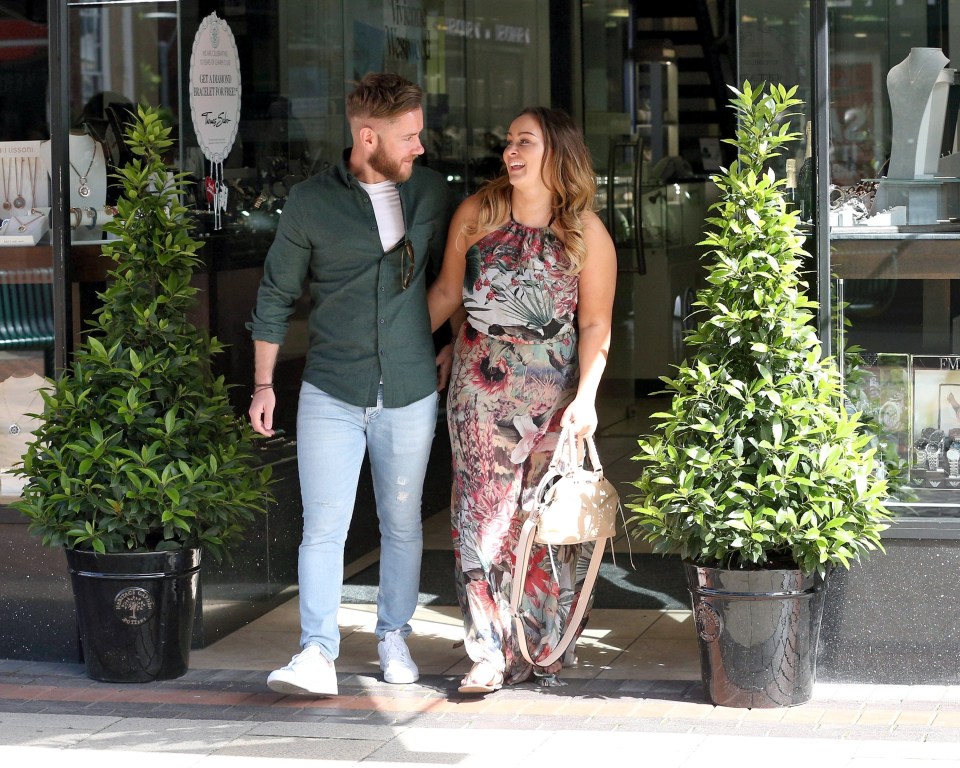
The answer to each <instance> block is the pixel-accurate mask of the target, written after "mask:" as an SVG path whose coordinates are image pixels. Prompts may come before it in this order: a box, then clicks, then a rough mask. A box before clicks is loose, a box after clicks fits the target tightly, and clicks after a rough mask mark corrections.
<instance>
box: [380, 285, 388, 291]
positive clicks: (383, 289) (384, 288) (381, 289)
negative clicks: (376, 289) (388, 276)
mask: <svg viewBox="0 0 960 768" xmlns="http://www.w3.org/2000/svg"><path fill="white" fill-rule="evenodd" d="M385 290H387V287H386V286H385V285H381V286H380V293H383V292H384V291H385Z"/></svg>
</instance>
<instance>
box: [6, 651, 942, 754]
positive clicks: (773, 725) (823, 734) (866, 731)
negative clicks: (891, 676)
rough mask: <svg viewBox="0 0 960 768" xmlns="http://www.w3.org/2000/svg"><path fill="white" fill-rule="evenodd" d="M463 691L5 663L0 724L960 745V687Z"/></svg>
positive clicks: (601, 684)
mask: <svg viewBox="0 0 960 768" xmlns="http://www.w3.org/2000/svg"><path fill="white" fill-rule="evenodd" d="M456 681H457V679H456V678H455V677H449V676H438V675H433V676H424V677H422V678H421V680H420V681H419V682H418V683H417V684H414V685H407V686H393V685H387V684H385V683H383V682H382V681H380V680H379V679H377V678H375V677H372V676H367V675H360V674H346V675H340V691H341V695H340V696H337V697H334V698H329V699H312V698H305V697H298V696H284V695H280V694H276V693H273V692H272V691H270V690H268V689H267V688H266V686H265V684H264V674H263V672H261V671H249V670H193V669H191V670H189V671H188V672H187V674H186V675H184V676H183V677H181V678H178V679H176V680H168V681H158V682H153V683H144V684H111V683H101V682H96V681H93V680H90V679H89V678H87V677H86V675H85V673H84V670H83V667H82V666H81V665H76V664H52V663H44V662H17V661H10V660H7V661H0V723H2V722H3V714H2V713H20V714H24V713H33V714H36V715H51V714H54V715H88V716H107V717H121V718H132V717H136V718H166V719H169V718H174V719H178V718H180V719H189V720H209V719H217V720H231V721H247V722H249V721H257V722H267V721H271V722H306V723H324V722H326V723H334V722H335V723H341V724H343V723H355V724H365V725H382V726H398V725H403V726H404V727H413V726H416V727H428V728H451V727H452V728H464V727H468V728H485V729H489V728H497V729H507V730H510V729H518V730H551V731H555V730H597V731H642V732H649V733H653V732H667V733H670V732H673V733H688V734H712V733H724V734H728V735H741V736H759V735H762V736H779V737H786V738H830V739H871V740H876V739H884V740H898V741H908V742H934V741H935V742H960V686H879V685H840V684H819V685H818V686H817V687H816V689H815V694H814V698H813V699H812V700H811V701H810V702H808V703H807V704H804V705H801V706H798V707H791V708H779V709H754V710H746V709H735V708H726V707H715V706H712V705H711V704H709V703H707V702H706V700H705V698H704V695H703V689H702V686H701V685H700V683H699V682H691V681H657V680H599V679H593V680H570V681H569V682H567V684H566V685H564V686H562V687H558V688H550V689H541V688H538V687H537V686H535V685H533V684H524V685H520V686H515V687H511V688H505V689H503V690H501V691H499V692H497V693H495V694H492V695H489V696H486V697H480V698H477V697H467V696H462V695H460V694H459V693H458V692H457V690H456Z"/></svg>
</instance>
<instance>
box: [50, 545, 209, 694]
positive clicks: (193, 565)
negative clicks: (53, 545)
mask: <svg viewBox="0 0 960 768" xmlns="http://www.w3.org/2000/svg"><path fill="white" fill-rule="evenodd" d="M66 553H67V565H68V566H69V568H70V578H71V581H72V582H73V596H74V599H75V601H76V605H77V618H78V621H79V624H80V642H81V645H82V647H83V660H84V663H85V664H86V668H87V674H88V675H89V676H90V677H91V678H93V679H94V680H102V681H105V682H111V683H143V682H149V681H151V680H170V679H172V678H175V677H180V676H181V675H183V674H184V673H185V672H186V671H187V666H188V664H189V660H190V638H191V634H192V632H193V616H194V610H195V609H196V604H197V586H198V582H199V576H200V550H198V549H184V550H177V551H173V552H144V553H133V552H124V553H120V554H107V555H99V554H97V553H95V552H83V551H79V550H74V549H67V550H66Z"/></svg>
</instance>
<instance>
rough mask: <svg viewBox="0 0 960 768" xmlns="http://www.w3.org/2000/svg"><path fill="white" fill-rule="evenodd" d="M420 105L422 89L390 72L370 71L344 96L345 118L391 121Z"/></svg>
mask: <svg viewBox="0 0 960 768" xmlns="http://www.w3.org/2000/svg"><path fill="white" fill-rule="evenodd" d="M422 106H423V89H422V88H421V87H420V86H419V85H417V84H416V83H411V82H410V81H409V80H407V79H406V78H403V77H400V75H396V74H393V73H392V72H371V73H369V74H367V75H365V76H364V77H363V79H361V80H360V82H358V83H357V84H356V87H355V88H354V89H353V92H352V93H351V94H350V95H349V96H347V119H348V120H352V119H354V118H357V117H361V118H376V119H380V120H392V119H394V118H397V117H400V116H401V115H405V114H406V113H407V112H410V111H412V110H414V109H419V108H422Z"/></svg>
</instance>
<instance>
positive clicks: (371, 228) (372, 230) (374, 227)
mask: <svg viewBox="0 0 960 768" xmlns="http://www.w3.org/2000/svg"><path fill="white" fill-rule="evenodd" d="M370 231H371V232H376V231H377V225H376V224H374V225H373V226H372V227H370Z"/></svg>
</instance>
